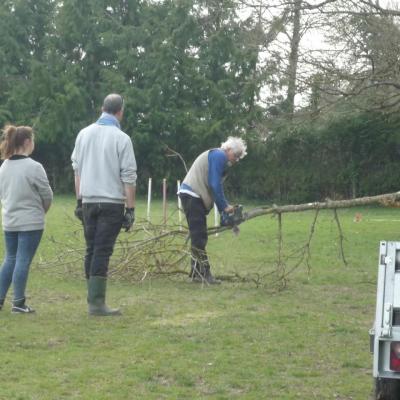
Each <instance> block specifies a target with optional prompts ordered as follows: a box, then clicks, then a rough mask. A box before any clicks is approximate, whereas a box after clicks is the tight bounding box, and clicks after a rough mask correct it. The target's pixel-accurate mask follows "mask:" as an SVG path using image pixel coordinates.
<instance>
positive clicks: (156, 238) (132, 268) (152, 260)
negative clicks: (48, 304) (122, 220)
mask: <svg viewBox="0 0 400 400" xmlns="http://www.w3.org/2000/svg"><path fill="white" fill-rule="evenodd" d="M399 201H400V192H396V193H390V194H384V195H379V196H372V197H371V196H369V197H361V198H356V199H351V200H339V201H333V200H329V199H328V200H326V201H325V202H313V203H306V204H299V205H286V206H276V205H272V206H263V207H257V208H254V209H252V210H250V211H248V212H246V213H244V216H243V222H246V221H248V220H250V219H253V218H257V217H260V216H265V215H273V216H276V217H277V220H278V234H277V239H278V240H277V250H276V259H275V260H274V261H273V262H272V263H271V264H272V269H271V270H269V271H267V272H263V273H249V272H247V273H244V274H243V272H241V273H239V272H237V271H229V272H228V273H227V274H225V275H219V276H218V275H217V277H218V278H220V279H222V280H224V281H230V282H243V283H244V282H250V283H253V284H255V285H256V286H266V285H273V286H275V287H276V286H277V287H279V288H283V287H285V286H286V283H287V280H288V276H289V275H290V274H291V273H293V272H294V271H295V270H297V269H298V268H299V267H300V266H303V265H304V266H306V267H307V270H308V271H310V269H311V267H310V258H311V254H310V246H311V241H312V239H313V236H314V231H315V226H316V223H317V220H318V215H319V211H320V210H323V209H331V210H332V211H333V215H334V219H335V221H336V225H337V229H338V236H339V245H340V251H341V256H342V260H343V263H344V264H345V265H347V261H346V258H345V254H344V251H343V239H344V235H343V232H342V228H341V224H340V220H339V217H338V214H337V209H339V208H350V207H356V206H364V205H370V204H382V205H384V206H395V207H396V206H398V204H399ZM310 210H314V211H315V215H314V218H313V221H312V223H311V226H310V230H309V235H308V238H307V240H306V242H305V244H304V245H303V246H301V247H300V248H299V249H297V250H296V261H295V262H294V263H292V264H291V266H290V267H288V266H287V259H288V257H285V256H284V254H283V234H282V218H283V214H285V213H292V212H302V211H310ZM73 223H74V224H76V222H75V221H73V220H71V224H73ZM75 226H76V228H75V230H73V233H72V234H71V235H69V237H68V240H64V241H63V242H59V241H57V240H55V238H50V241H51V242H52V244H53V246H55V248H56V249H57V256H56V257H55V258H54V259H52V260H50V261H43V260H40V261H39V263H38V266H39V267H40V268H46V269H48V270H51V271H56V272H57V273H62V274H68V275H72V276H79V277H82V275H83V262H84V255H85V248H84V247H83V243H84V240H83V232H82V227H81V226H77V225H75ZM234 228H235V229H236V227H234ZM228 229H232V228H229V227H213V228H210V229H209V230H208V231H209V234H210V235H211V234H215V233H219V232H223V231H226V230H228ZM190 257H191V256H190V241H189V232H188V230H187V228H185V227H179V226H171V225H166V224H163V225H154V224H151V223H150V222H148V221H140V222H138V223H136V224H135V227H134V229H133V230H132V231H131V232H130V233H129V234H127V235H123V234H121V235H119V239H118V241H117V243H116V246H115V249H114V254H113V257H112V259H111V262H110V268H109V276H110V277H112V278H114V279H119V280H124V281H128V282H140V281H143V280H145V279H148V278H150V277H168V278H176V277H185V278H186V279H187V275H188V272H189V268H188V267H189V265H190ZM289 257H290V258H293V255H290V256H289ZM264 271H265V269H264Z"/></svg>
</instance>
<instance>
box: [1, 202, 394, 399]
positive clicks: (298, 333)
mask: <svg viewBox="0 0 400 400" xmlns="http://www.w3.org/2000/svg"><path fill="white" fill-rule="evenodd" d="M73 208H74V200H73V199H72V198H70V197H58V198H56V201H55V203H54V206H53V207H52V209H51V211H50V212H49V215H48V219H47V228H46V231H45V235H44V239H43V241H42V243H41V246H40V249H39V252H38V255H37V259H39V257H40V258H41V259H44V260H46V259H50V258H51V257H52V256H53V255H54V254H55V252H56V251H57V250H56V249H55V248H54V245H53V244H52V243H51V241H50V240H49V238H50V237H54V238H55V239H56V240H57V241H63V240H69V238H70V237H71V235H72V232H73V231H76V230H78V231H79V227H78V225H72V223H71V221H69V220H68V218H67V215H72V212H73ZM173 208H174V206H173V205H172V204H171V205H170V207H169V209H170V211H172V210H173ZM154 212H155V214H154V215H153V217H152V218H153V219H154V220H155V221H156V220H157V219H158V220H160V221H161V206H160V204H159V203H155V205H154ZM356 212H361V213H362V215H363V219H362V221H361V222H359V223H355V222H353V217H354V214H355V213H356ZM339 214H340V217H341V223H342V227H343V230H344V233H345V236H346V241H345V253H346V257H347V260H348V266H347V267H345V266H344V265H343V264H342V262H341V260H340V257H339V248H338V234H337V229H336V225H335V221H334V220H333V217H332V213H329V212H322V213H321V215H320V218H319V222H318V225H317V227H316V232H315V236H314V239H313V242H312V245H311V250H312V260H311V263H312V269H311V273H310V274H309V273H307V270H306V268H305V267H301V268H300V269H298V270H297V271H296V272H294V273H293V274H292V275H290V280H289V282H288V286H287V289H286V290H284V291H281V292H276V291H273V290H270V287H271V286H270V285H269V284H268V282H267V286H266V287H264V288H258V289H257V288H255V287H254V286H252V285H249V284H237V283H236V284H229V283H224V284H223V285H221V286H220V287H201V286H197V285H195V284H190V283H187V282H185V281H183V280H179V279H178V280H176V281H170V280H161V279H150V280H145V281H143V282H142V283H140V284H139V283H138V284H128V283H126V282H120V281H118V282H113V281H111V282H110V285H109V291H108V302H109V304H110V305H111V306H116V305H120V306H121V308H122V311H123V316H122V317H121V318H89V317H88V316H87V310H86V292H85V282H84V280H83V278H82V279H74V278H72V277H70V276H66V275H65V274H62V273H61V272H62V269H61V268H58V267H57V266H55V267H54V270H42V269H39V268H38V267H36V266H33V268H32V271H31V275H30V279H29V282H28V295H29V299H30V304H31V305H32V306H34V307H35V308H36V310H37V314H36V315H12V314H11V313H10V312H9V304H7V306H6V308H5V309H4V310H3V311H1V312H0V360H1V368H0V382H1V383H0V399H1V400H3V399H4V400H6V399H7V400H9V399H12V400H14V399H16V400H28V399H29V400H34V399H35V400H36V399H37V400H56V399H57V400H58V399H68V400H70V399H90V400H91V399H96V400H97V399H99V400H101V399H121V400H122V399H255V400H256V399H257V400H259V399H282V400H284V399H285V400H286V399H287V400H289V399H307V400H308V399H319V400H320V399H336V400H338V399H340V400H345V399H346V400H350V399H352V400H355V399H360V400H365V399H368V398H370V395H371V392H372V376H371V363H372V359H371V356H370V354H369V337H368V330H369V328H370V327H371V325H372V322H373V318H374V313H375V295H376V294H375V288H376V275H377V261H378V247H379V241H380V240H400V237H399V236H400V235H399V228H398V226H399V220H400V213H399V211H397V210H395V209H383V208H364V209H357V210H354V209H349V210H342V211H340V212H339ZM137 215H138V216H139V217H140V216H141V215H142V216H145V204H144V203H141V202H139V205H138V207H137ZM173 218H175V219H176V214H175V215H174V217H173ZM212 218H213V215H211V216H210V223H212V221H211V220H212ZM312 219H313V214H312V213H308V212H307V213H297V214H291V215H287V216H284V218H283V225H284V239H285V254H289V253H292V252H293V251H294V250H295V249H296V248H299V247H300V246H301V245H303V244H304V243H305V241H306V239H307V237H308V232H309V228H310V224H311V222H312ZM276 227H277V221H276V219H274V218H271V217H260V218H256V219H254V220H251V221H249V222H247V223H245V224H243V225H242V227H241V233H240V235H239V236H234V235H232V234H231V233H230V232H225V233H223V234H220V235H219V236H218V237H215V236H212V237H211V238H210V242H209V250H210V255H211V260H212V261H213V270H214V272H215V273H216V274H217V275H218V274H222V273H229V272H230V271H234V270H236V271H240V272H243V273H245V272H247V271H251V272H254V271H258V272H263V271H268V270H273V268H274V267H273V265H274V261H275V259H276V246H277V240H276V234H277V230H276ZM121 235H122V234H121ZM3 254H4V248H3V243H2V239H1V247H0V255H3ZM295 260H296V258H293V259H292V260H289V261H288V264H289V266H290V265H292V264H293V263H294V262H295ZM79 267H80V266H77V268H79ZM10 295H11V293H10Z"/></svg>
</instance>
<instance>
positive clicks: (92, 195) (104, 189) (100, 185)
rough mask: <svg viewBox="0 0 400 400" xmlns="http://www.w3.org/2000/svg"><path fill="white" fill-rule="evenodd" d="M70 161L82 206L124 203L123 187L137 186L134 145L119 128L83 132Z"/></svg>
mask: <svg viewBox="0 0 400 400" xmlns="http://www.w3.org/2000/svg"><path fill="white" fill-rule="evenodd" d="M71 160H72V168H73V169H74V171H75V175H78V176H79V178H80V188H79V189H80V195H81V196H82V202H83V203H124V202H125V191H124V184H126V185H132V186H136V159H135V153H134V151H133V145H132V141H131V138H130V137H129V136H128V135H127V134H126V133H124V132H122V131H121V130H120V129H119V128H117V127H116V126H108V125H99V124H97V123H94V124H92V125H89V126H88V127H86V128H84V129H82V130H81V131H80V132H79V134H78V136H77V138H76V141H75V148H74V151H73V153H72V156H71Z"/></svg>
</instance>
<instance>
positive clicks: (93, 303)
mask: <svg viewBox="0 0 400 400" xmlns="http://www.w3.org/2000/svg"><path fill="white" fill-rule="evenodd" d="M106 290H107V278H105V277H103V276H91V277H90V278H89V281H88V305H89V315H97V316H102V317H108V316H114V315H121V311H120V310H119V309H111V308H108V307H107V305H106Z"/></svg>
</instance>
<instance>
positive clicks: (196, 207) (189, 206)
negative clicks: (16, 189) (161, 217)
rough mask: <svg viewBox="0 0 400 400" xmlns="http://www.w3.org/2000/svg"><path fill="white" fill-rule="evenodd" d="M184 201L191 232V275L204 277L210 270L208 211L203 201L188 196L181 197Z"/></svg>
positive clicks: (182, 195)
mask: <svg viewBox="0 0 400 400" xmlns="http://www.w3.org/2000/svg"><path fill="white" fill-rule="evenodd" d="M179 197H180V198H181V201H182V207H183V211H184V212H185V216H186V220H187V223H188V227H189V232H190V241H191V253H192V262H191V266H192V270H191V275H196V274H201V275H204V274H205V273H207V271H209V270H210V264H209V261H208V256H207V252H206V246H207V241H208V234H207V214H208V210H207V209H206V208H205V207H204V204H203V201H202V200H201V199H199V198H196V197H192V196H190V195H188V194H184V193H181V194H180V195H179Z"/></svg>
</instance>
